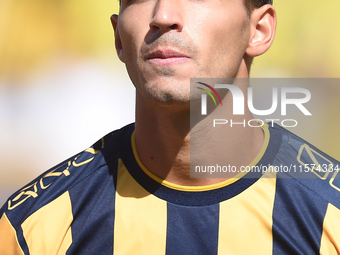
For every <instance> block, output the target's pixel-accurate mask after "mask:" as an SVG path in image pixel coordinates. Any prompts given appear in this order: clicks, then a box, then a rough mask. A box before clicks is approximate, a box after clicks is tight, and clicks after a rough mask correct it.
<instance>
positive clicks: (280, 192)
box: [273, 178, 328, 254]
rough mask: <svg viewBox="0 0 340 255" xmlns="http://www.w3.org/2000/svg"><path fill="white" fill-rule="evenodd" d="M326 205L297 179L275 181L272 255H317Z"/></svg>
mask: <svg viewBox="0 0 340 255" xmlns="http://www.w3.org/2000/svg"><path fill="white" fill-rule="evenodd" d="M327 204H328V203H327V202H326V201H325V200H324V199H322V198H321V197H320V196H319V195H318V194H316V193H315V192H313V191H311V190H310V189H308V188H306V187H304V186H302V185H301V184H300V183H298V182H297V180H294V179H287V178H278V179H277V183H276V195H275V203H274V210H273V244H274V247H273V254H319V250H320V241H321V235H322V226H323V219H324V216H325V214H326V209H327Z"/></svg>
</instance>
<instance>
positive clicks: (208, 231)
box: [166, 203, 219, 255]
mask: <svg viewBox="0 0 340 255" xmlns="http://www.w3.org/2000/svg"><path fill="white" fill-rule="evenodd" d="M167 208H168V210H167V213H168V221H167V243H166V254H176V255H180V254H183V255H184V254H185V255H187V254H195V255H199V254H202V255H206V254H209V255H213V254H217V246H218V224H219V204H215V205H210V206H199V207H187V206H181V205H175V204H171V203H168V207H167Z"/></svg>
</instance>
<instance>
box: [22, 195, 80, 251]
mask: <svg viewBox="0 0 340 255" xmlns="http://www.w3.org/2000/svg"><path fill="white" fill-rule="evenodd" d="M72 220H73V215H72V206H71V199H70V195H69V193H68V191H67V192H65V193H64V194H63V195H61V196H60V197H58V198H57V199H55V200H53V201H52V202H50V203H49V204H47V205H45V206H44V207H42V208H40V209H39V210H38V211H36V212H35V213H33V214H32V215H31V216H29V217H28V218H27V219H26V220H25V221H24V223H22V225H21V227H22V230H23V233H24V237H25V239H26V242H27V245H28V249H29V251H30V254H31V255H41V254H58V255H61V254H65V253H66V251H67V249H68V248H69V247H70V245H71V244H72V235H71V223H72Z"/></svg>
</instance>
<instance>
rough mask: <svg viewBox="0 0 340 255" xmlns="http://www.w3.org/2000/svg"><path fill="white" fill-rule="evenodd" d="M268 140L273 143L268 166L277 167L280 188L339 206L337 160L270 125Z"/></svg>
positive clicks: (283, 130)
mask: <svg viewBox="0 0 340 255" xmlns="http://www.w3.org/2000/svg"><path fill="white" fill-rule="evenodd" d="M270 134H271V136H272V135H273V137H271V139H272V138H273V141H271V142H273V143H277V154H276V157H275V159H274V161H273V162H272V165H273V166H274V167H275V168H276V170H277V176H278V184H280V185H281V184H282V185H281V186H280V189H287V192H288V190H289V189H290V193H291V194H292V195H293V194H295V196H297V195H299V194H300V193H304V194H305V195H306V196H305V198H304V199H305V200H306V201H310V200H312V199H314V200H320V201H321V200H322V201H323V202H324V203H326V204H328V203H330V204H332V205H334V206H335V207H337V208H339V209H340V202H339V201H340V178H339V177H340V174H339V170H340V162H339V161H337V160H336V159H334V158H332V157H330V156H329V155H327V154H326V153H324V152H323V151H321V150H319V149H318V148H316V147H315V146H313V145H312V144H310V143H309V142H307V141H306V140H304V139H302V138H300V137H299V136H297V135H295V134H293V133H292V132H290V131H288V130H286V129H284V128H283V127H281V126H278V125H274V126H273V127H271V128H270Z"/></svg>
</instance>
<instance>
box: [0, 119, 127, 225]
mask: <svg viewBox="0 0 340 255" xmlns="http://www.w3.org/2000/svg"><path fill="white" fill-rule="evenodd" d="M131 128H132V129H133V128H134V127H133V124H130V125H128V126H126V127H124V128H122V129H120V130H116V131H113V132H111V133H109V134H108V135H106V136H105V137H103V138H101V139H100V140H98V141H97V142H96V143H94V144H93V145H92V146H91V147H89V148H87V149H86V150H84V151H82V152H80V153H78V154H76V155H74V156H73V157H70V158H69V159H67V160H65V161H63V162H62V163H60V164H58V165H57V166H55V167H53V168H51V169H49V170H48V171H46V172H44V173H42V174H41V175H40V176H38V177H37V178H36V179H34V180H33V181H32V182H30V183H29V184H27V185H26V186H25V187H24V188H22V189H20V190H18V191H17V192H16V193H14V194H13V195H12V196H11V197H9V199H8V200H7V201H6V203H5V204H4V205H3V207H2V208H1V210H0V218H1V216H3V215H4V213H5V214H6V217H7V218H9V220H10V222H11V223H12V224H13V226H15V225H17V226H20V225H21V224H22V222H23V221H24V220H25V219H26V218H27V217H29V216H30V215H31V214H32V213H34V212H35V211H37V210H39V209H40V208H42V207H44V206H46V205H47V204H49V203H50V202H51V201H54V200H56V199H58V198H59V197H61V196H63V195H65V194H66V193H67V194H68V193H70V192H73V191H76V190H83V191H84V192H85V190H87V189H88V188H92V189H93V190H95V188H96V186H100V185H101V182H102V181H105V179H107V178H112V176H114V174H113V173H114V172H115V171H116V165H117V164H116V162H117V160H118V159H119V158H120V149H119V147H120V145H119V144H120V139H121V136H122V133H123V132H125V131H126V130H127V129H131Z"/></svg>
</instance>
